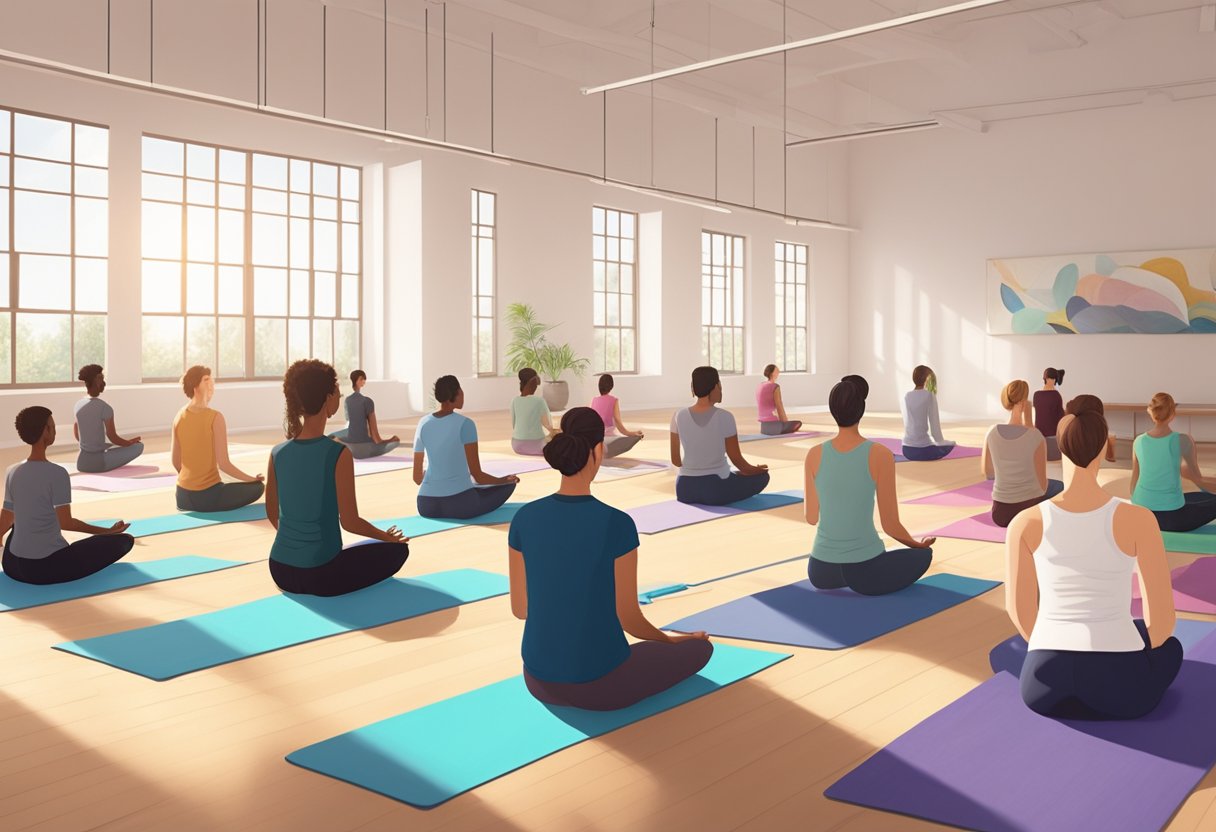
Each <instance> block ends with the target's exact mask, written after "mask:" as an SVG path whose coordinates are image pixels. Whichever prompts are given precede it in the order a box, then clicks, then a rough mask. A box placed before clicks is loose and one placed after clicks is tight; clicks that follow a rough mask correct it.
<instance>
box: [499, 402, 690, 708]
mask: <svg viewBox="0 0 1216 832" xmlns="http://www.w3.org/2000/svg"><path fill="white" fill-rule="evenodd" d="M544 455H545V459H546V460H547V461H548V462H549V464H550V465H551V466H553V467H554V468H556V469H557V470H558V471H560V472H561V475H562V481H561V486H560V487H559V488H558V490H557V493H556V494H551V495H550V496H548V497H542V498H541V499H539V500H536V501H534V502H531V503H529V504H528V505H526V506H524V507H523V508H521V509H520V510H519V513H518V514H516V515H515V519H514V520H513V521H512V522H511V530H510V533H509V535H508V545H509V547H510V548H509V552H510V578H511V611H512V612H513V613H514V614H515V617H516V618H520V619H523V620H524V621H526V622H527V623H526V624H525V625H524V638H523V648H522V653H523V662H524V681H525V683H526V684H527V686H528V690H529V691H530V692H531V693H532V695H533V696H535V697H536V698H537V699H539V700H540V701H541V702H544V703H546V704H549V705H559V706H567V707H574V708H583V709H586V710H593V711H614V710H617V709H620V708H627V707H629V706H630V705H634V704H636V703H638V702H640V701H642V700H643V699H646V698H647V697H650V696H653V695H655V694H657V693H660V692H662V691H665V690H667V689H668V688H670V687H672V686H674V685H676V684H678V683H680V682H682V681H683V680H685V679H687V678H689V677H690V676H693V675H694V674H696V673H697V671H699V670H700V669H701V668H703V667H704V666H705V664H706V663H707V662H708V661H709V658H710V655H711V654H712V653H713V645H712V644H711V643H710V642H709V640H708V639H707V638H706V636H705V633H690V634H687V635H668V634H667V633H664V632H663V631H662V630H659V629H658V628H656V627H655V626H654V625H652V624H651V623H650V622H649V621H647V620H646V617H645V616H644V615H643V614H642V609H641V607H640V606H639V605H638V532H637V527H636V526H635V525H634V522H633V519H632V518H631V517H630V516H629V515H628V514H625V513H624V512H623V511H619V510H617V509H615V508H612V507H611V506H608V505H605V504H604V503H601V502H600V501H599V500H597V499H596V498H595V497H593V496H592V495H591V482H592V480H594V479H595V475H596V473H597V472H598V471H599V469H600V464H601V463H602V462H603V459H604V422H603V420H602V419H601V418H600V416H599V414H597V413H596V412H595V411H594V410H592V409H591V408H589V407H575V408H572V409H571V410H569V411H568V412H567V413H566V415H565V416H563V417H562V421H561V433H559V434H557V435H556V436H555V437H554V438H553V439H552V440H551V441H550V442H549V444H548V445H546V446H545V450H544ZM625 633H629V634H630V635H632V636H634V637H635V638H639V639H642V641H640V642H638V643H637V644H633V645H630V644H629V643H628V642H627V641H626V640H625Z"/></svg>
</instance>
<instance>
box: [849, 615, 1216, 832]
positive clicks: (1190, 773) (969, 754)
mask: <svg viewBox="0 0 1216 832" xmlns="http://www.w3.org/2000/svg"><path fill="white" fill-rule="evenodd" d="M1187 659H1188V660H1187V661H1185V662H1183V665H1182V670H1181V672H1180V673H1179V674H1178V678H1177V679H1176V680H1175V681H1174V684H1173V686H1172V687H1171V688H1170V690H1169V691H1167V692H1166V695H1165V698H1164V699H1163V700H1162V702H1161V704H1160V705H1159V706H1158V707H1157V709H1156V710H1155V711H1154V712H1153V713H1151V714H1150V715H1148V716H1147V717H1144V718H1143V719H1139V720H1117V721H1079V720H1056V719H1046V718H1044V717H1041V716H1039V715H1037V714H1035V713H1034V712H1033V711H1031V710H1030V709H1029V708H1027V707H1026V705H1025V704H1024V703H1023V702H1022V697H1021V695H1020V693H1019V692H1018V680H1017V679H1016V678H1015V677H1014V676H1013V675H1011V674H1009V673H998V674H997V675H995V676H993V677H992V678H991V679H989V680H988V681H986V682H984V683H983V684H982V685H980V686H979V687H977V688H976V689H975V690H973V691H971V692H970V693H968V694H966V695H965V696H963V697H962V698H960V699H958V700H957V701H955V702H954V703H953V704H951V705H948V706H946V707H945V708H944V709H942V710H941V711H939V712H937V713H936V714H934V715H933V716H931V717H929V718H928V719H926V720H925V721H924V722H922V723H920V724H919V725H917V726H916V727H915V728H913V729H912V730H910V731H908V732H907V733H906V734H904V735H903V736H901V737H900V738H899V739H897V740H895V741H894V742H893V743H891V744H890V745H888V746H887V747H886V748H884V749H882V750H881V751H879V752H878V753H877V754H875V755H874V756H873V757H871V758H870V759H868V760H866V761H865V762H864V763H862V764H861V765H860V766H858V767H857V768H855V769H854V770H853V771H851V772H849V773H848V774H846V775H845V776H844V777H843V778H841V779H840V780H838V781H837V782H836V783H834V784H833V785H832V786H831V787H829V788H828V790H827V791H826V792H825V794H826V795H827V796H828V797H829V798H832V799H833V800H842V801H845V802H847V803H855V804H858V805H861V806H868V807H871V808H875V809H882V810H885V811H888V812H898V813H900V814H904V815H912V816H913V817H918V818H924V819H926V820H932V821H936V822H938V823H945V824H949V825H951V826H958V827H962V828H965V829H977V830H984V832H1028V831H1029V830H1034V832H1077V830H1090V829H1093V830H1103V832H1124V831H1125V832H1141V830H1150V829H1152V830H1155V829H1161V828H1162V827H1164V826H1165V825H1166V823H1167V822H1168V821H1169V819H1170V817H1171V816H1172V815H1173V814H1174V812H1175V811H1176V810H1177V809H1178V806H1179V805H1180V804H1181V803H1182V802H1183V801H1184V800H1185V799H1186V797H1187V795H1188V794H1190V792H1191V790H1192V789H1194V788H1195V785H1196V784H1197V783H1199V781H1200V780H1202V779H1203V777H1204V775H1205V774H1206V773H1207V771H1208V770H1209V769H1210V768H1211V767H1212V764H1213V763H1216V719H1212V702H1213V701H1214V700H1216V639H1213V638H1207V639H1204V640H1203V641H1202V642H1201V643H1200V644H1199V645H1197V646H1196V647H1195V648H1193V649H1192V650H1191V653H1190V655H1189V656H1188V657H1187Z"/></svg>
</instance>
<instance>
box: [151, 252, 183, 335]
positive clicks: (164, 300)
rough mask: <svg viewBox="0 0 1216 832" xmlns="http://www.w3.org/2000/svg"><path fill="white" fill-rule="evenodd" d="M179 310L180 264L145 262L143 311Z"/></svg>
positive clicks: (155, 261) (180, 296) (180, 289)
mask: <svg viewBox="0 0 1216 832" xmlns="http://www.w3.org/2000/svg"><path fill="white" fill-rule="evenodd" d="M181 308H182V267H181V264H180V263H165V262H161V261H158V260H145V261H144V267H143V311H145V312H180V311H181ZM145 329H146V328H145Z"/></svg>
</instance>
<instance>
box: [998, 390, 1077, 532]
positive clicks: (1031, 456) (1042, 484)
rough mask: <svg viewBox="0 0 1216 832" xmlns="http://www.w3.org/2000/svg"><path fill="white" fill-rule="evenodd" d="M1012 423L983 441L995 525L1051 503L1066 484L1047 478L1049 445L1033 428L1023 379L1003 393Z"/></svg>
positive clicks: (1004, 402) (1005, 524)
mask: <svg viewBox="0 0 1216 832" xmlns="http://www.w3.org/2000/svg"><path fill="white" fill-rule="evenodd" d="M1001 405H1002V406H1003V407H1004V408H1005V409H1006V410H1008V411H1009V421H1008V422H1006V423H1005V424H1003V425H993V426H992V429H991V430H989V431H988V436H987V438H985V440H984V451H983V453H982V455H981V457H980V469H981V470H982V471H983V472H984V476H986V477H987V478H988V479H990V480H993V481H994V482H993V485H992V522H994V523H996V524H997V525H998V526H1000V527H1001V528H1005V527H1007V526H1008V525H1009V523H1010V521H1012V520H1013V518H1014V517H1016V516H1017V514H1018V512H1021V511H1025V510H1026V509H1028V508H1030V507H1031V506H1033V505H1036V504H1038V503H1041V502H1043V501H1044V500H1050V499H1051V498H1052V497H1054V496H1056V495H1057V494H1059V493H1060V492H1061V491H1063V490H1064V483H1062V482H1060V481H1059V480H1049V479H1047V442H1046V441H1045V440H1044V439H1043V434H1041V433H1039V431H1038V429H1036V428H1033V427H1030V385H1029V384H1027V383H1026V382H1025V381H1023V380H1022V379H1018V380H1017V381H1011V382H1009V383H1008V384H1006V385H1005V388H1004V389H1003V390H1001Z"/></svg>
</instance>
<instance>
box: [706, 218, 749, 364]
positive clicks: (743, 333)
mask: <svg viewBox="0 0 1216 832" xmlns="http://www.w3.org/2000/svg"><path fill="white" fill-rule="evenodd" d="M706 235H709V260H708V261H706V259H705V256H704V255H702V258H701V292H702V296H701V297H702V306H701V327H700V328H701V356H702V359H703V360H704V361H705V362H706V363H707V364H710V365H712V366H714V367H716V368H717V370H718V372H719V373H720V374H721V375H724V376H728V375H729V376H737V375H743V374H744V373H746V371H747V324H746V316H745V313H746V306H747V248H748V243H747V237H745V236H744V235H742V234H733V233H731V232H729V231H717V230H714V229H712V228H702V229H701V240H702V242H703V243H704V240H705V236H706ZM715 236H717V237H722V238H724V241H725V243H724V251H725V254H726V258H725V261H724V263H722V264H715V263H714V260H713V238H714V237H715ZM736 240H738V241H739V243H740V246H741V249H740V255H739V258H738V262H735V253H734V249H735V246H734V242H735V241H736ZM715 267H717V268H721V269H723V277H724V280H725V283H726V285H725V286H724V287H722V291H723V292H724V293H725V297H726V298H727V300H728V302H727V304H726V309H727V310H728V311H729V313H730V314H729V318H730V320H731V323H728V324H715V323H712V321H713V308H714V307H713V292H714V287H713V269H714V268H715ZM735 269H738V272H739V284H738V287H736V286H735V283H734V273H733V272H734V270H735ZM706 291H709V292H710V295H709V298H710V310H709V313H710V314H709V322H707V321H706V319H705V306H704V298H705V295H704V293H705V292H706ZM736 294H737V295H738V298H739V308H738V309H736V308H735V295H736ZM723 317H724V318H725V317H726V316H725V315H724V316H723ZM714 329H718V330H722V331H724V332H725V331H730V332H731V333H732V335H733V334H734V332H735V331H737V332H738V335H739V340H740V355H739V365H738V366H737V367H735V366H734V360H733V359H734V355H733V343H732V356H731V358H732V361H731V365H732V369H730V370H727V369H724V368H723V367H719V366H718V365H717V364H714V363H713V355H712V349H711V344H710V340H711V338H712V335H711V330H714ZM732 341H733V338H732Z"/></svg>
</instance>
